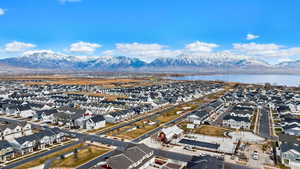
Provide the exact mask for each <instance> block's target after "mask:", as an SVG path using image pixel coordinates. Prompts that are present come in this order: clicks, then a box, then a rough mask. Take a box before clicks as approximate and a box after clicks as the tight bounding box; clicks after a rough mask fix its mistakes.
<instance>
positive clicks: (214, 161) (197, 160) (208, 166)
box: [186, 155, 224, 169]
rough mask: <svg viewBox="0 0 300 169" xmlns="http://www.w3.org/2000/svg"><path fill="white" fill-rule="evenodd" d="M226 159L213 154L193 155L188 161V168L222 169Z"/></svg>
mask: <svg viewBox="0 0 300 169" xmlns="http://www.w3.org/2000/svg"><path fill="white" fill-rule="evenodd" d="M223 166H224V160H223V159H222V158H217V157H212V156H208V155H206V156H199V157H196V156H193V158H192V160H191V161H189V162H188V163H187V166H186V169H222V168H223Z"/></svg>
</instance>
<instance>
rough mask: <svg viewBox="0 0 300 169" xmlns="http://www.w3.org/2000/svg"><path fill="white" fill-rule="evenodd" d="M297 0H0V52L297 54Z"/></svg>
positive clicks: (272, 59)
mask: <svg viewBox="0 0 300 169" xmlns="http://www.w3.org/2000/svg"><path fill="white" fill-rule="evenodd" d="M299 6H300V1H299V0H289V1H288V2H286V1H279V0H263V1H262V0H201V1H200V0H185V1H184V0H127V1H126V0H106V1H104V0H23V1H20V0H1V2H0V58H5V57H15V56H20V55H22V53H24V52H26V51H32V50H52V51H55V52H60V53H65V54H72V55H82V56H101V55H125V56H129V57H138V58H140V59H143V60H145V61H151V60H153V59H154V58H157V57H175V56H177V55H180V54H193V55H196V56H197V55H199V56H200V55H214V53H216V52H218V53H220V52H224V51H226V52H228V51H229V52H230V53H232V54H238V55H245V56H249V57H253V58H255V59H260V60H265V61H268V62H269V63H272V64H274V63H278V62H280V61H290V60H297V59H300V31H299V28H300V19H299V18H300V10H299V9H298V8H299Z"/></svg>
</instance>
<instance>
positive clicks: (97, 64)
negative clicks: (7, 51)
mask: <svg viewBox="0 0 300 169" xmlns="http://www.w3.org/2000/svg"><path fill="white" fill-rule="evenodd" d="M0 62H1V63H4V64H7V65H12V66H17V67H25V68H44V69H66V70H107V69H120V68H137V67H141V66H144V64H145V62H143V61H141V60H139V59H136V58H129V57H124V56H118V57H113V56H101V57H96V56H72V55H65V54H61V53H56V52H53V51H49V50H41V51H28V52H25V53H24V54H23V55H22V56H21V57H14V58H7V59H2V60H0Z"/></svg>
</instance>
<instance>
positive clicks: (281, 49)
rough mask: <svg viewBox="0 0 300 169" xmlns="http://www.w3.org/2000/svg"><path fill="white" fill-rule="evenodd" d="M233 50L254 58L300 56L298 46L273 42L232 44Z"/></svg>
mask: <svg viewBox="0 0 300 169" xmlns="http://www.w3.org/2000/svg"><path fill="white" fill-rule="evenodd" d="M233 51H234V52H237V53H241V54H244V55H248V56H251V57H254V58H256V59H265V60H267V59H277V60H279V59H283V58H284V59H287V58H288V57H292V56H300V47H293V48H288V47H286V46H283V45H277V44H274V43H269V44H257V43H245V44H240V43H236V44H233Z"/></svg>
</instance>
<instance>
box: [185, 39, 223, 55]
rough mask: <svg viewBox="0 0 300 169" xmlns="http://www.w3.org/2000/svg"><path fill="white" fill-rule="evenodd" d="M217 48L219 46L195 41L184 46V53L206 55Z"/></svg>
mask: <svg viewBox="0 0 300 169" xmlns="http://www.w3.org/2000/svg"><path fill="white" fill-rule="evenodd" d="M217 47H219V45H217V44H214V43H206V42H200V41H196V42H193V43H190V44H187V45H185V51H186V52H191V53H208V52H212V51H213V49H214V48H217Z"/></svg>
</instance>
